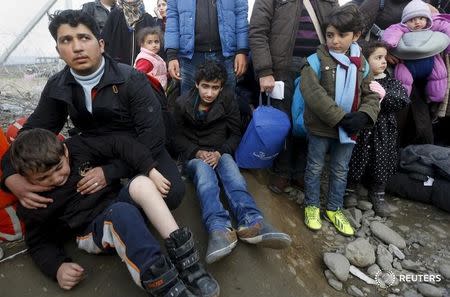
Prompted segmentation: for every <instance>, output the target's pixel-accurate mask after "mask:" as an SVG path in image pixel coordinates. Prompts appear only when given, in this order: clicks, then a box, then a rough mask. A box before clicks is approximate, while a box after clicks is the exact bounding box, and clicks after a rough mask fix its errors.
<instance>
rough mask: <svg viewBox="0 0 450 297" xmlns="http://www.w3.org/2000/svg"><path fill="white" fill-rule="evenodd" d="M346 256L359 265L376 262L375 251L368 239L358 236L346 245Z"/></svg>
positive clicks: (364, 265) (352, 262)
mask: <svg viewBox="0 0 450 297" xmlns="http://www.w3.org/2000/svg"><path fill="white" fill-rule="evenodd" d="M345 257H346V258H347V259H348V260H349V261H350V263H351V264H353V265H355V266H357V267H362V268H364V267H367V266H370V265H372V264H373V263H375V251H374V249H373V247H372V245H371V244H370V243H369V241H368V240H367V239H364V238H358V239H356V240H355V241H352V242H350V243H349V244H348V245H347V246H346V247H345Z"/></svg>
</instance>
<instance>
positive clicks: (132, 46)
mask: <svg viewBox="0 0 450 297" xmlns="http://www.w3.org/2000/svg"><path fill="white" fill-rule="evenodd" d="M135 32H136V25H135V27H134V28H133V36H132V38H133V40H132V42H131V65H134V47H135V45H134V42H135V40H134V39H135V37H134V33H135Z"/></svg>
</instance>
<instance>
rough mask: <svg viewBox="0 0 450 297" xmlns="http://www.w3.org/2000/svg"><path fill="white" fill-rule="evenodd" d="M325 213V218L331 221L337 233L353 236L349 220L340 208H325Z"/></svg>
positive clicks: (353, 232)
mask: <svg viewBox="0 0 450 297" xmlns="http://www.w3.org/2000/svg"><path fill="white" fill-rule="evenodd" d="M325 213H326V214H327V218H328V219H329V220H330V221H331V222H332V223H333V225H334V227H336V229H337V230H338V231H339V233H341V234H342V235H345V236H353V235H354V234H355V231H354V230H353V228H352V226H351V225H350V222H349V221H348V220H347V218H346V217H345V215H344V214H343V213H342V211H341V210H340V209H338V210H335V211H333V210H327V211H326V212H325Z"/></svg>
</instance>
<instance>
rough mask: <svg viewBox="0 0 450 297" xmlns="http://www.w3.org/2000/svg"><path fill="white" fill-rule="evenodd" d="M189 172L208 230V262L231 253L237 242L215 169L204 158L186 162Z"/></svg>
mask: <svg viewBox="0 0 450 297" xmlns="http://www.w3.org/2000/svg"><path fill="white" fill-rule="evenodd" d="M186 171H187V173H188V175H189V176H190V177H191V179H192V181H193V182H194V185H195V189H196V192H197V198H198V199H199V201H200V207H201V211H202V221H203V224H204V226H205V228H206V230H207V231H208V234H209V240H208V249H207V251H206V262H207V263H213V262H215V261H218V260H219V259H221V258H223V257H224V256H226V255H228V254H229V253H231V251H232V250H233V248H234V247H235V246H236V244H237V237H236V232H235V231H234V230H233V228H232V226H231V219H230V215H229V213H228V211H226V210H225V208H224V207H223V205H222V203H221V202H220V187H219V181H218V180H217V175H216V172H215V171H214V169H213V168H212V167H211V166H210V165H208V164H207V163H205V162H204V161H203V160H200V159H192V160H190V161H188V162H187V163H186Z"/></svg>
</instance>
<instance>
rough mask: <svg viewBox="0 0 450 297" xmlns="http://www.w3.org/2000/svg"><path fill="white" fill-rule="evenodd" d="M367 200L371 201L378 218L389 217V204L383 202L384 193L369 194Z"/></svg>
mask: <svg viewBox="0 0 450 297" xmlns="http://www.w3.org/2000/svg"><path fill="white" fill-rule="evenodd" d="M369 198H370V201H372V205H373V210H374V211H375V214H376V215H378V216H380V217H389V216H390V215H391V212H390V210H389V204H387V202H386V201H385V200H384V192H370V193H369Z"/></svg>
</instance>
